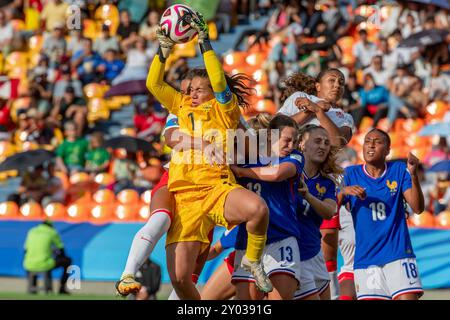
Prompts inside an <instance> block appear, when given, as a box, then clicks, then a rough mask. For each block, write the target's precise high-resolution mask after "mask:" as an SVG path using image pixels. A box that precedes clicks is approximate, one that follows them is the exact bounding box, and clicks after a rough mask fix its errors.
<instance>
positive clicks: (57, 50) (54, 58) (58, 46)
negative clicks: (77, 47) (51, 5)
mask: <svg viewBox="0 0 450 320" xmlns="http://www.w3.org/2000/svg"><path fill="white" fill-rule="evenodd" d="M66 49H67V42H66V39H65V38H64V24H61V23H57V24H55V26H54V28H53V31H52V33H51V34H50V35H49V36H48V37H46V38H45V40H44V44H43V46H42V51H43V52H44V53H45V54H46V55H47V56H48V57H50V61H51V62H53V63H56V62H58V61H60V59H61V57H62V56H64V55H65V54H66Z"/></svg>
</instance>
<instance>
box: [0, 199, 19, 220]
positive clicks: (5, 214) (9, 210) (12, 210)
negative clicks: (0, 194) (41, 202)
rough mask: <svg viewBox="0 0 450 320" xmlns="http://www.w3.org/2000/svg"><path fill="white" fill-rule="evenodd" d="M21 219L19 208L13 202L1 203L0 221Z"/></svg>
mask: <svg viewBox="0 0 450 320" xmlns="http://www.w3.org/2000/svg"><path fill="white" fill-rule="evenodd" d="M18 217H19V206H18V205H17V204H16V203H15V202H12V201H5V202H2V203H0V219H15V218H18Z"/></svg>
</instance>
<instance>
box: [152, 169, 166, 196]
mask: <svg viewBox="0 0 450 320" xmlns="http://www.w3.org/2000/svg"><path fill="white" fill-rule="evenodd" d="M168 182H169V171H164V174H163V175H162V177H161V179H160V180H159V182H158V184H157V185H156V186H154V187H153V189H152V198H153V196H154V195H155V193H156V191H158V190H159V189H161V188H162V187H164V186H167V183H168Z"/></svg>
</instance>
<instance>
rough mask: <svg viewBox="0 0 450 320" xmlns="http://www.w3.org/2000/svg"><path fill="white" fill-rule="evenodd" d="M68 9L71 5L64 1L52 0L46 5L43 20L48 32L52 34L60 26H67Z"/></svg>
mask: <svg viewBox="0 0 450 320" xmlns="http://www.w3.org/2000/svg"><path fill="white" fill-rule="evenodd" d="M68 8H69V5H68V4H67V3H66V2H64V1H62V0H50V1H48V2H47V4H45V5H44V9H43V10H42V12H41V20H42V21H43V22H44V24H45V30H46V31H47V32H52V30H53V29H54V28H55V26H56V25H58V24H59V25H61V24H62V25H65V23H66V14H67V9H68Z"/></svg>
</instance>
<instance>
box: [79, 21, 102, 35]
mask: <svg viewBox="0 0 450 320" xmlns="http://www.w3.org/2000/svg"><path fill="white" fill-rule="evenodd" d="M81 30H83V36H84V37H86V38H90V39H95V38H97V36H98V33H99V29H98V28H97V24H96V22H95V21H94V20H91V19H83V28H82V29H81Z"/></svg>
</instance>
